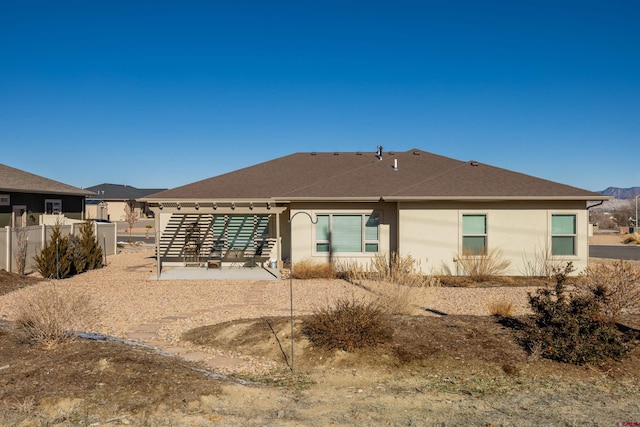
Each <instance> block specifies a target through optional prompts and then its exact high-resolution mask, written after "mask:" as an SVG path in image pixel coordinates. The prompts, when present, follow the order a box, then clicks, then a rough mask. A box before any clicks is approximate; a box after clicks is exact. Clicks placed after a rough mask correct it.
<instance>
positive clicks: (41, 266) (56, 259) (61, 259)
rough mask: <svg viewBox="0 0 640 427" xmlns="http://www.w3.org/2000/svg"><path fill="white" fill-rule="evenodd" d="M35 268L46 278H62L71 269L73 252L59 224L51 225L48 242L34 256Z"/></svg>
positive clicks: (68, 274) (70, 271) (68, 273)
mask: <svg viewBox="0 0 640 427" xmlns="http://www.w3.org/2000/svg"><path fill="white" fill-rule="evenodd" d="M34 261H35V263H36V270H38V273H40V274H41V275H42V277H44V278H46V279H64V278H66V277H69V276H70V275H71V273H72V269H73V252H72V249H71V247H70V245H69V238H68V237H66V236H62V232H61V230H60V224H56V225H54V226H53V229H52V231H51V237H50V238H49V243H48V244H47V245H46V246H45V247H44V248H43V249H42V250H41V251H40V253H38V254H37V255H35V256H34Z"/></svg>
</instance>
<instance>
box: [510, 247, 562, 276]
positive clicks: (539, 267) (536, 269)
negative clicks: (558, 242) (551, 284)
mask: <svg viewBox="0 0 640 427" xmlns="http://www.w3.org/2000/svg"><path fill="white" fill-rule="evenodd" d="M522 261H523V262H522V265H523V267H522V271H521V273H522V275H523V276H525V277H547V278H551V277H552V276H553V274H554V271H557V270H558V269H560V268H562V266H563V265H565V264H566V260H563V259H561V258H558V257H554V256H553V255H552V254H551V249H550V248H549V247H548V246H545V247H541V248H538V249H537V250H536V251H535V252H534V253H533V254H532V255H529V254H527V253H526V252H523V254H522Z"/></svg>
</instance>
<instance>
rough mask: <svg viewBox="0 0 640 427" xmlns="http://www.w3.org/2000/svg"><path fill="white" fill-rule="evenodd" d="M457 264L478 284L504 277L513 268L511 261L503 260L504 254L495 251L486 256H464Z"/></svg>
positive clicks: (458, 258)
mask: <svg viewBox="0 0 640 427" xmlns="http://www.w3.org/2000/svg"><path fill="white" fill-rule="evenodd" d="M456 262H457V263H458V265H459V266H460V268H461V269H462V272H463V274H465V275H466V276H469V277H470V278H471V279H472V280H474V281H476V282H482V281H485V280H489V279H491V278H493V277H497V276H504V275H505V272H506V271H507V270H508V269H509V267H510V266H511V261H509V260H508V259H505V258H503V256H502V252H501V251H499V250H497V249H494V250H492V251H490V252H488V253H487V254H485V255H462V256H458V257H457V258H456Z"/></svg>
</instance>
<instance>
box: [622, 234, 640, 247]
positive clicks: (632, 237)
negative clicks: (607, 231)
mask: <svg viewBox="0 0 640 427" xmlns="http://www.w3.org/2000/svg"><path fill="white" fill-rule="evenodd" d="M623 243H626V244H628V245H639V244H640V233H639V232H637V231H634V232H633V233H631V234H629V236H627V237H626V238H625V239H624V241H623Z"/></svg>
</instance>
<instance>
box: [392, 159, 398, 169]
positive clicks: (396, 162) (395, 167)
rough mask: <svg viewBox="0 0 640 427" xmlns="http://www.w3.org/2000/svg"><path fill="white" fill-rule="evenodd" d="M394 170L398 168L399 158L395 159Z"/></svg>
mask: <svg viewBox="0 0 640 427" xmlns="http://www.w3.org/2000/svg"><path fill="white" fill-rule="evenodd" d="M393 170H394V171H397V170H398V159H393Z"/></svg>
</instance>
